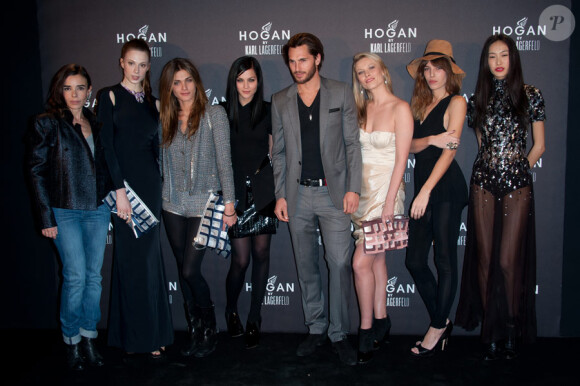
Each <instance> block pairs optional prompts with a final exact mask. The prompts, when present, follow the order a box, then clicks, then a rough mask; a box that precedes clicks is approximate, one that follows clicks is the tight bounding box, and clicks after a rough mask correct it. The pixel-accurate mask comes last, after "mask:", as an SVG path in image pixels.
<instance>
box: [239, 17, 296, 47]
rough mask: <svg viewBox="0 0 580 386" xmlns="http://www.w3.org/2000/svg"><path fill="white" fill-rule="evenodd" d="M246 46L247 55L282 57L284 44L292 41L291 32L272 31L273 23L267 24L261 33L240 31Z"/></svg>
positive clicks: (240, 36) (241, 38)
mask: <svg viewBox="0 0 580 386" xmlns="http://www.w3.org/2000/svg"><path fill="white" fill-rule="evenodd" d="M239 39H240V41H241V42H248V43H251V44H246V45H244V54H245V55H281V54H282V47H283V45H284V44H283V43H285V42H286V41H288V40H289V39H290V30H289V29H287V30H277V29H272V22H267V23H266V24H264V25H263V26H262V28H261V29H260V30H259V31H256V30H254V31H239Z"/></svg>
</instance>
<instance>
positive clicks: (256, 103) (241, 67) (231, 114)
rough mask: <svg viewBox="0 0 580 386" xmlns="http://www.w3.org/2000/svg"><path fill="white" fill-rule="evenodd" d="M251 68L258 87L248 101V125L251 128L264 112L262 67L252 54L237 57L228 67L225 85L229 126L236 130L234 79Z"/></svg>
mask: <svg viewBox="0 0 580 386" xmlns="http://www.w3.org/2000/svg"><path fill="white" fill-rule="evenodd" d="M251 69H253V70H254V72H255V73H256V78H257V80H258V88H257V89H256V93H255V94H254V97H253V98H252V101H251V102H250V103H251V106H252V119H251V122H250V126H251V127H252V129H253V128H254V126H255V125H256V124H257V123H258V122H260V121H261V120H262V118H264V114H265V113H266V109H265V108H264V82H263V78H262V68H261V67H260V63H258V61H257V60H256V58H254V57H252V56H242V57H240V58H237V59H236V60H235V61H234V62H233V63H232V66H231V67H230V72H229V74H228V84H227V86H226V98H227V103H226V112H227V113H228V118H229V121H230V127H231V128H233V129H234V130H236V131H237V130H238V123H239V111H238V104H239V103H238V102H239V95H238V89H237V87H236V81H237V79H238V76H240V75H242V74H243V73H244V72H246V71H248V70H251Z"/></svg>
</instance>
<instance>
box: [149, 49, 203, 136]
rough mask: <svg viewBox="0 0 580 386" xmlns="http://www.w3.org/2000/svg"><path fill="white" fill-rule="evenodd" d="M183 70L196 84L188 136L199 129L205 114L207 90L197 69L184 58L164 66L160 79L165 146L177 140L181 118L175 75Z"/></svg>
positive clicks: (171, 61)
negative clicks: (175, 93)
mask: <svg viewBox="0 0 580 386" xmlns="http://www.w3.org/2000/svg"><path fill="white" fill-rule="evenodd" d="M181 70H184V71H186V72H187V73H188V74H189V75H191V77H192V78H193V83H195V99H194V100H193V106H192V108H191V111H190V112H189V117H188V118H187V136H188V138H190V137H191V136H192V135H193V134H195V132H196V131H197V129H198V128H199V122H200V121H201V117H202V116H203V114H204V113H205V105H206V103H207V96H206V95H205V91H204V90H205V88H204V87H203V84H202V82H201V76H200V75H199V71H197V68H195V66H194V65H193V63H191V61H189V60H188V59H184V58H174V59H171V60H170V61H169V62H167V63H166V64H165V66H163V70H162V71H161V78H160V79H159V99H160V104H161V108H160V110H161V111H160V112H159V117H160V120H161V128H162V130H163V131H162V132H163V140H162V145H163V146H169V144H171V142H172V141H173V138H175V133H177V121H178V117H179V110H180V106H179V100H178V99H177V98H176V97H175V95H174V94H173V78H174V77H175V74H176V73H177V72H179V71H181Z"/></svg>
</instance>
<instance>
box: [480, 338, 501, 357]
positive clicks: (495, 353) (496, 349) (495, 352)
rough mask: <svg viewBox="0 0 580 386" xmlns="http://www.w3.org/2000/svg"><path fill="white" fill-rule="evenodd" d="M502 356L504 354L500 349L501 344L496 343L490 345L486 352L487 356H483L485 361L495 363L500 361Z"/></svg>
mask: <svg viewBox="0 0 580 386" xmlns="http://www.w3.org/2000/svg"><path fill="white" fill-rule="evenodd" d="M501 355H502V352H501V348H500V346H499V344H497V343H496V342H492V343H490V345H489V346H487V350H486V351H485V354H484V356H483V360H485V361H494V360H496V359H500V358H501Z"/></svg>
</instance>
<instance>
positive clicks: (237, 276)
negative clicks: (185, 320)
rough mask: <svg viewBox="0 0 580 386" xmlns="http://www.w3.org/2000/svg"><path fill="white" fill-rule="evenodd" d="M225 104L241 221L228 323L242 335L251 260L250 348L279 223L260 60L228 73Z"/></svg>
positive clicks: (229, 282) (235, 235) (233, 231)
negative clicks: (241, 305) (241, 303)
mask: <svg viewBox="0 0 580 386" xmlns="http://www.w3.org/2000/svg"><path fill="white" fill-rule="evenodd" d="M226 95H227V100H228V102H227V103H226V105H225V108H226V111H227V113H228V118H229V121H230V142H231V149H232V164H233V168H234V183H235V187H236V198H237V200H238V206H237V208H236V209H237V212H238V215H239V217H238V222H237V223H236V225H234V226H233V227H232V228H230V231H229V235H230V238H231V241H232V259H231V265H230V270H229V272H228V276H227V278H226V294H227V304H226V322H227V326H228V332H229V333H230V335H231V336H233V337H236V336H241V335H242V334H243V333H244V329H243V327H242V324H241V321H240V317H239V315H238V298H239V296H240V292H241V290H242V287H243V285H244V280H245V277H246V270H247V269H248V266H249V264H250V254H251V256H252V295H251V304H250V312H249V314H248V319H247V323H246V335H245V336H246V338H245V340H246V347H247V348H252V347H256V346H257V345H258V343H259V339H260V325H261V323H262V317H261V316H260V309H261V306H262V300H263V298H264V293H265V292H266V284H267V280H268V271H269V267H270V240H271V238H272V234H274V233H276V226H277V223H278V220H277V219H276V217H275V215H274V212H273V204H274V200H275V196H274V175H273V172H272V167H271V165H270V158H269V154H270V150H271V146H272V122H271V117H270V103H267V102H264V85H263V78H262V69H261V68H260V64H259V63H258V61H257V60H256V59H255V58H253V57H250V56H243V57H241V58H238V59H236V60H235V61H234V63H233V64H232V66H231V68H230V72H229V75H228V84H227V89H226Z"/></svg>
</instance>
